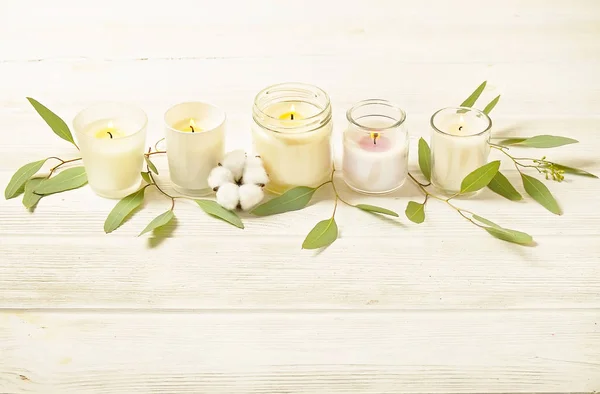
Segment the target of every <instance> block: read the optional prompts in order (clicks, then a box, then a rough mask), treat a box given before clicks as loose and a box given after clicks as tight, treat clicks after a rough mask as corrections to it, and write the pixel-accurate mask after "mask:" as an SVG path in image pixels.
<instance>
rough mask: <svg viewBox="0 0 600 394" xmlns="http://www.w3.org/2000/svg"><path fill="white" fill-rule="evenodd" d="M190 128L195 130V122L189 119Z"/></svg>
mask: <svg viewBox="0 0 600 394" xmlns="http://www.w3.org/2000/svg"><path fill="white" fill-rule="evenodd" d="M190 127H193V128H196V122H195V121H194V118H190Z"/></svg>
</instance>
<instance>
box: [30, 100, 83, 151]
mask: <svg viewBox="0 0 600 394" xmlns="http://www.w3.org/2000/svg"><path fill="white" fill-rule="evenodd" d="M27 100H29V102H30V103H31V105H33V108H34V109H35V110H36V111H37V113H38V114H40V116H41V117H42V119H44V120H45V121H46V123H47V124H48V126H50V128H51V129H52V131H54V134H56V135H57V136H59V137H60V138H62V139H63V140H65V141H69V142H70V143H72V144H73V145H75V147H77V144H76V143H75V141H74V140H73V135H72V134H71V130H69V126H67V124H66V123H65V121H64V120H62V119H61V118H60V117H58V115H56V114H55V113H54V112H52V111H50V110H49V109H48V108H46V107H45V106H43V105H42V104H40V103H39V102H38V101H37V100H35V99H32V98H31V97H27ZM78 149H79V148H78Z"/></svg>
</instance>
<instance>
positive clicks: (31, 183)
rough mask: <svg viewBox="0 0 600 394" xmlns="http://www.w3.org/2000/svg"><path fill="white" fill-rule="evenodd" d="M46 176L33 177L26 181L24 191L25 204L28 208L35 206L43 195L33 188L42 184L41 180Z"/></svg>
mask: <svg viewBox="0 0 600 394" xmlns="http://www.w3.org/2000/svg"><path fill="white" fill-rule="evenodd" d="M45 179H46V178H43V177H39V178H31V179H30V180H28V181H27V183H25V193H23V205H24V206H25V208H27V209H32V208H34V207H35V206H36V205H37V203H38V202H39V201H40V199H41V198H42V196H41V195H39V194H35V193H34V192H33V190H34V189H35V188H36V187H37V186H38V185H39V184H40V182H42V181H44V180H45Z"/></svg>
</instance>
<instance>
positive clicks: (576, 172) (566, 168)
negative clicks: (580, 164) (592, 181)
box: [544, 163, 598, 178]
mask: <svg viewBox="0 0 600 394" xmlns="http://www.w3.org/2000/svg"><path fill="white" fill-rule="evenodd" d="M552 166H553V167H554V168H556V169H558V170H562V171H564V172H565V174H573V175H579V176H587V177H590V178H598V177H597V176H596V175H594V174H592V173H591V172H587V171H584V170H581V169H579V168H575V167H569V166H566V165H564V164H558V163H552ZM544 167H549V166H548V165H544Z"/></svg>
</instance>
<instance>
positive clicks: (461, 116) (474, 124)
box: [431, 107, 492, 194]
mask: <svg viewBox="0 0 600 394" xmlns="http://www.w3.org/2000/svg"><path fill="white" fill-rule="evenodd" d="M431 127H432V130H433V131H432V135H431V166H432V167H431V183H432V184H433V185H434V186H435V187H437V188H438V189H440V190H441V191H442V192H444V193H447V194H455V193H458V192H460V185H461V183H462V180H463V179H464V178H465V177H466V176H467V175H468V174H469V173H471V172H473V171H474V170H476V169H477V168H479V167H481V166H482V165H484V164H486V163H487V161H488V155H489V153H490V146H489V144H488V141H489V139H490V134H491V129H492V120H491V119H490V118H489V116H487V115H486V114H484V113H483V112H481V111H479V110H477V109H474V108H466V107H450V108H444V109H440V110H439V111H437V112H436V113H434V114H433V116H432V117H431Z"/></svg>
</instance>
